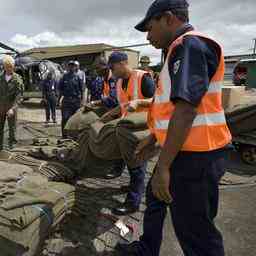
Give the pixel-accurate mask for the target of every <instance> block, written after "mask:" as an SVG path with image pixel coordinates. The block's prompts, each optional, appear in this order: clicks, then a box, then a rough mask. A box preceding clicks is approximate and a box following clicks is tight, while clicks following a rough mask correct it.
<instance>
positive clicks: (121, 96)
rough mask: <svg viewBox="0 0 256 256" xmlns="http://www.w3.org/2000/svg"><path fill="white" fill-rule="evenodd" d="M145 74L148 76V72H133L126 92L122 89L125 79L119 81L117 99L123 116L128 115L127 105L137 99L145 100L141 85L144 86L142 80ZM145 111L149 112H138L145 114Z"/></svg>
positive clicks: (141, 110) (142, 109)
mask: <svg viewBox="0 0 256 256" xmlns="http://www.w3.org/2000/svg"><path fill="white" fill-rule="evenodd" d="M145 74H148V72H146V71H143V70H133V71H132V74H131V76H130V78H129V81H128V86H127V89H126V90H124V89H123V88H122V85H123V79H118V81H117V98H118V101H119V104H120V107H121V112H122V115H123V116H126V115H127V114H128V112H127V109H126V105H127V103H129V102H130V101H133V100H137V99H144V96H143V95H142V91H141V84H142V78H143V76H144V75H145ZM143 111H148V109H145V108H139V109H138V110H137V111H136V112H143Z"/></svg>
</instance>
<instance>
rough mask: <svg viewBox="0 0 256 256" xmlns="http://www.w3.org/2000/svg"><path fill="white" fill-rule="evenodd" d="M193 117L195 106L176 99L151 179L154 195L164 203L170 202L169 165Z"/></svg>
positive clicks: (184, 137)
mask: <svg viewBox="0 0 256 256" xmlns="http://www.w3.org/2000/svg"><path fill="white" fill-rule="evenodd" d="M195 117H196V108H195V107H194V106H193V105H191V104H190V103H187V102H186V101H183V100H177V102H176V106H175V111H174V114H173V117H172V119H171V120H170V123H169V127H168V132H167V138H166V142H165V144H164V146H163V148H162V151H161V153H160V157H159V161H158V164H157V168H156V171H155V175H154V177H153V179H152V189H153V193H154V195H155V196H156V197H157V198H158V199H160V200H161V201H165V202H166V203H170V202H171V195H170V192H169V186H170V175H171V165H172V163H173V161H174V159H175V158H176V156H177V155H178V153H179V152H180V151H181V149H182V146H183V144H184V143H185V141H186V138H187V136H188V134H189V131H190V129H191V127H192V124H193V121H194V119H195Z"/></svg>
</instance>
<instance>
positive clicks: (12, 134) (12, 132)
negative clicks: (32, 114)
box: [7, 110, 17, 144]
mask: <svg viewBox="0 0 256 256" xmlns="http://www.w3.org/2000/svg"><path fill="white" fill-rule="evenodd" d="M7 122H8V128H9V144H12V143H15V142H16V126H17V110H15V111H14V115H13V116H11V117H7Z"/></svg>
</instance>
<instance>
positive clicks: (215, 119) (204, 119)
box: [193, 111, 226, 127]
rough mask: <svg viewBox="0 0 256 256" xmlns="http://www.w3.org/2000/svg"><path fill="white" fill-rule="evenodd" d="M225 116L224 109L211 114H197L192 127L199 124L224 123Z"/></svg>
mask: <svg viewBox="0 0 256 256" xmlns="http://www.w3.org/2000/svg"><path fill="white" fill-rule="evenodd" d="M225 123H226V118H225V114H224V111H222V112H219V113H213V114H204V115H197V116H196V118H195V120H194V122H193V127H196V126H200V125H218V124H225Z"/></svg>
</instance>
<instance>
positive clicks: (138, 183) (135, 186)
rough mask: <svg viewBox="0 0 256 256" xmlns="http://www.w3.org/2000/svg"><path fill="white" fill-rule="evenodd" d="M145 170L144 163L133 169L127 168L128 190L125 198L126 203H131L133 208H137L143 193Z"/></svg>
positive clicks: (145, 165)
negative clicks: (128, 177) (128, 176)
mask: <svg viewBox="0 0 256 256" xmlns="http://www.w3.org/2000/svg"><path fill="white" fill-rule="evenodd" d="M146 169H147V164H146V163H144V164H142V165H141V166H140V167H137V168H135V169H130V168H128V171H129V174H130V188H129V192H128V194H127V197H126V202H129V203H131V204H132V205H133V206H135V207H139V205H140V203H141V199H142V196H143V193H144V191H145V174H146Z"/></svg>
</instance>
